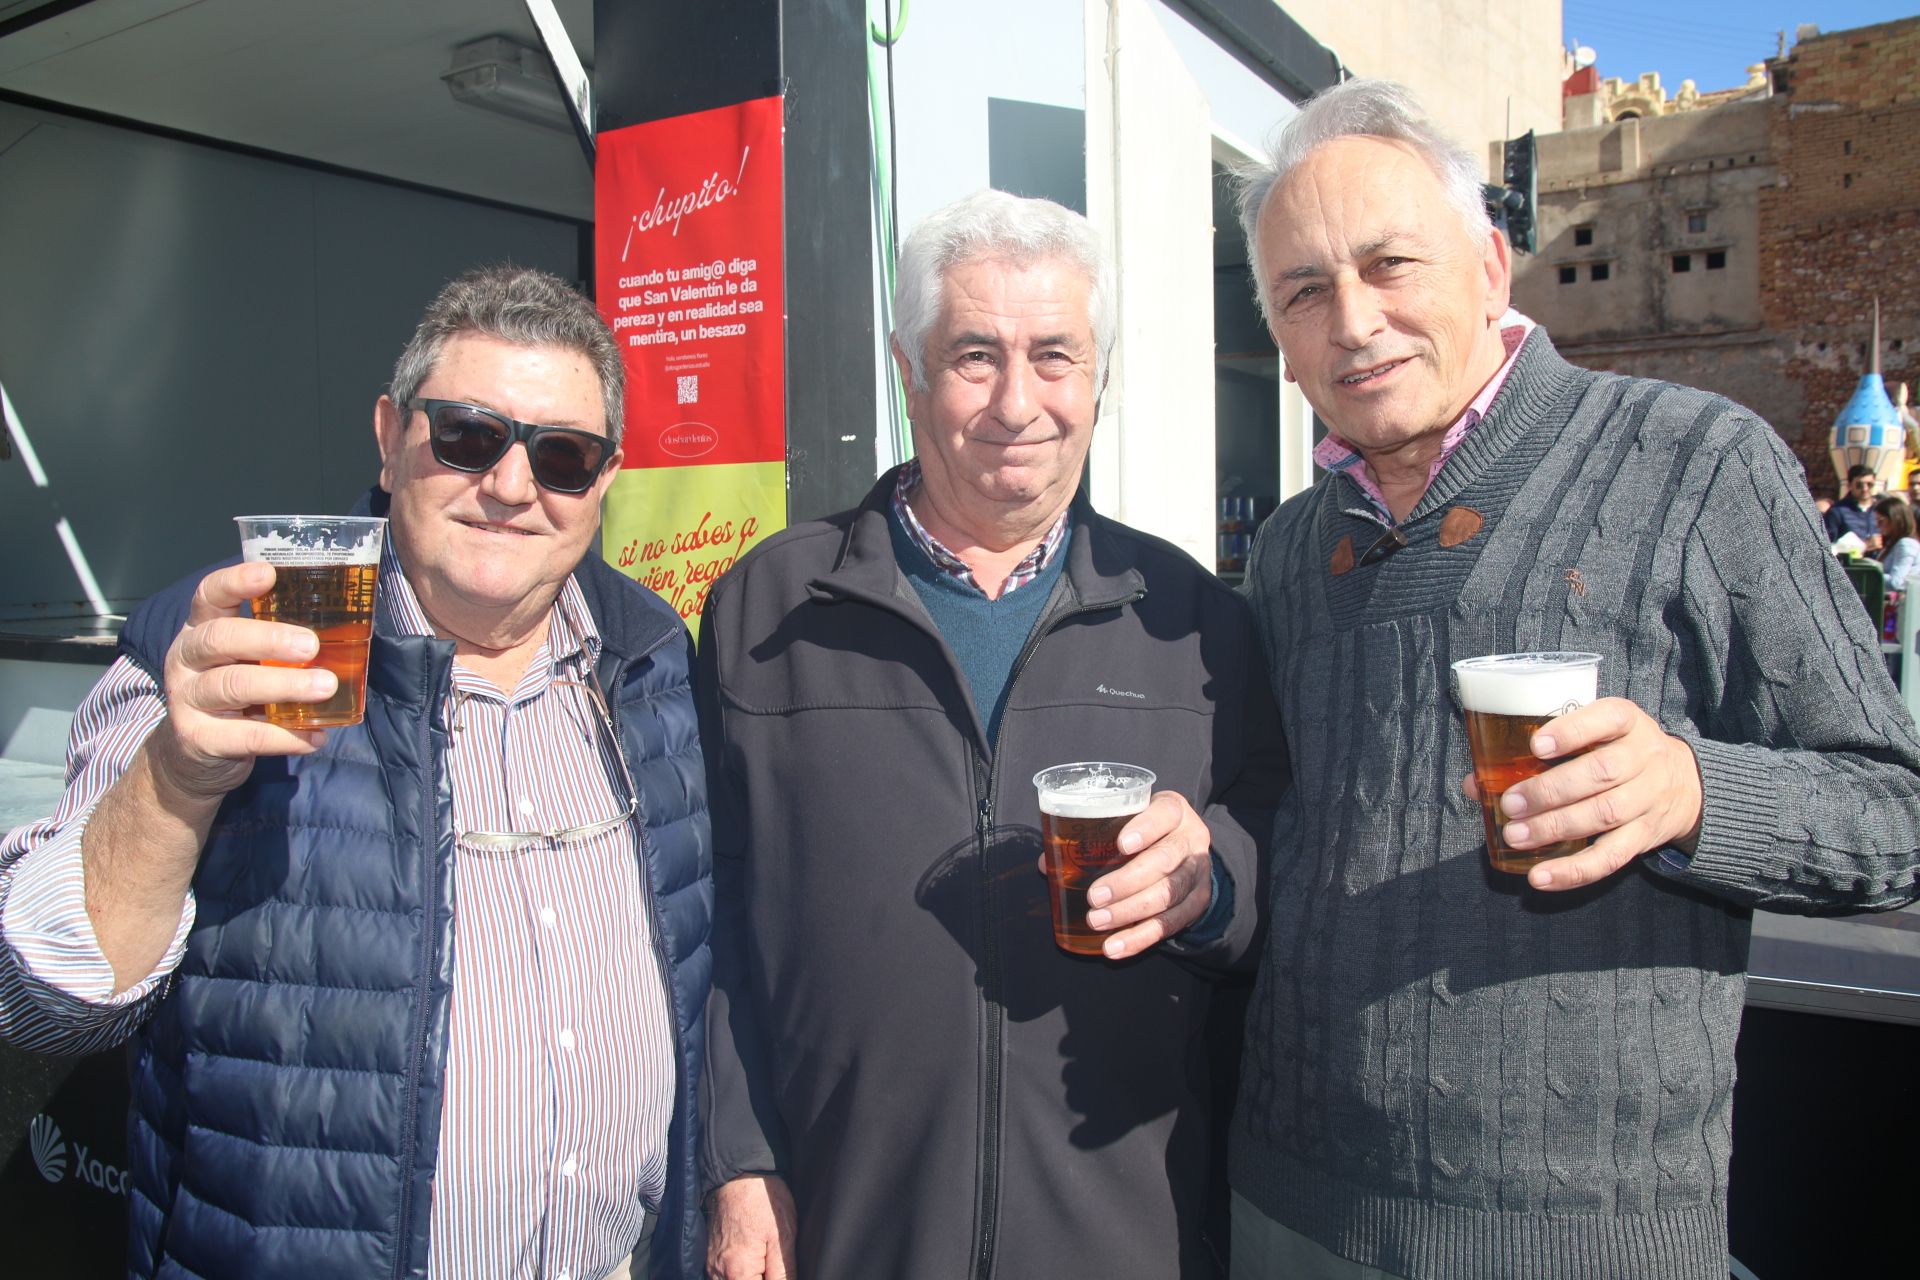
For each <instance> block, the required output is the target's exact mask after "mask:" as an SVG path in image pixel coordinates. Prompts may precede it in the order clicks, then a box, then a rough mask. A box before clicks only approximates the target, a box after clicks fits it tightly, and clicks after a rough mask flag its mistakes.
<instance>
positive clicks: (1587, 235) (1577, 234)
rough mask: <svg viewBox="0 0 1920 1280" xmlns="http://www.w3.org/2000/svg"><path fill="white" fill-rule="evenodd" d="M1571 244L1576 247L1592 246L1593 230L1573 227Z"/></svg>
mask: <svg viewBox="0 0 1920 1280" xmlns="http://www.w3.org/2000/svg"><path fill="white" fill-rule="evenodd" d="M1573 242H1574V244H1576V245H1587V244H1592V243H1593V228H1592V227H1575V228H1574V229H1573Z"/></svg>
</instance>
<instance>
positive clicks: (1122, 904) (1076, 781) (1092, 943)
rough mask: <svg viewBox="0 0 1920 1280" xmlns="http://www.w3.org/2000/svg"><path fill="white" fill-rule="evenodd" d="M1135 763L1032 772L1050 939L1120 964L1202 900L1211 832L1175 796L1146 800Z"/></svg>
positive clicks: (1208, 878) (1199, 908)
mask: <svg viewBox="0 0 1920 1280" xmlns="http://www.w3.org/2000/svg"><path fill="white" fill-rule="evenodd" d="M1153 780H1154V775H1153V774H1152V773H1151V772H1150V771H1149V770H1146V769H1142V768H1139V767H1138V766H1135V765H1124V764H1110V763H1091V764H1071V765H1056V766H1055V767H1053V768H1051V769H1043V770H1041V771H1040V772H1039V773H1037V774H1035V775H1034V785H1035V786H1036V787H1037V788H1038V789H1039V792H1040V824H1041V832H1042V837H1043V840H1044V844H1045V849H1044V851H1043V853H1042V855H1041V870H1042V871H1043V872H1044V873H1045V875H1046V877H1047V888H1048V894H1049V897H1051V899H1052V901H1053V931H1054V942H1055V943H1056V944H1057V945H1058V946H1059V947H1060V949H1061V950H1063V951H1066V952H1069V953H1071V954H1074V955H1103V956H1105V957H1107V958H1108V959H1110V960H1121V959H1125V958H1126V957H1128V956H1131V955H1137V954H1139V953H1140V952H1142V951H1145V950H1147V949H1148V948H1149V947H1152V946H1154V945H1156V944H1157V943H1159V942H1162V941H1164V940H1165V939H1167V938H1170V937H1172V936H1173V935H1174V934H1176V933H1178V932H1180V930H1182V929H1184V928H1186V927H1187V926H1188V925H1190V924H1192V923H1193V922H1194V921H1195V920H1198V919H1199V918H1200V917H1201V916H1202V915H1203V914H1205V912H1206V909H1207V907H1208V905H1209V904H1210V903H1211V901H1212V888H1213V880H1212V861H1211V852H1210V851H1211V849H1212V844H1213V837H1212V833H1211V832H1210V831H1209V830H1208V829H1207V825H1206V823H1205V822H1204V821H1203V820H1202V819H1201V817H1200V815H1199V814H1197V813H1195V812H1194V810H1193V806H1192V805H1190V804H1188V803H1187V800H1186V798H1185V797H1184V796H1181V795H1179V794H1178V793H1176V792H1172V791H1162V792H1159V793H1157V794H1150V792H1151V789H1152V786H1153Z"/></svg>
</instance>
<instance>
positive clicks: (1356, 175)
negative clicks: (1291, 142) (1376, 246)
mask: <svg viewBox="0 0 1920 1280" xmlns="http://www.w3.org/2000/svg"><path fill="white" fill-rule="evenodd" d="M1459 222H1460V218H1459V215H1458V214H1457V213H1455V212H1454V208H1453V205H1452V203H1451V202H1450V201H1449V200H1448V198H1447V192H1446V188H1445V186H1444V185H1443V184H1442V182H1441V180H1440V175H1439V174H1437V173H1435V172H1434V170H1433V167H1432V165H1430V164H1429V163H1428V162H1427V159H1426V157H1425V156H1423V155H1421V154H1420V153H1419V152H1418V151H1416V150H1415V149H1414V148H1412V147H1410V146H1408V145H1407V144H1405V143H1402V142H1397V141H1395V140H1393V139H1390V138H1375V137H1370V136H1355V137H1345V138H1335V139H1333V140H1331V141H1328V142H1323V143H1321V144H1320V145H1319V146H1317V147H1315V148H1314V149H1313V150H1311V151H1309V152H1308V153H1307V154H1306V155H1305V156H1304V157H1303V158H1302V159H1301V160H1300V162H1299V163H1298V164H1296V165H1294V167H1293V168H1292V169H1290V170H1288V171H1287V173H1286V174H1285V175H1284V176H1283V177H1281V178H1280V180H1279V181H1278V182H1276V183H1275V184H1274V187H1273V190H1272V191H1271V192H1269V193H1268V195H1267V198H1266V201H1265V203H1264V204H1263V205H1262V207H1261V210H1260V219H1259V224H1258V229H1259V237H1260V240H1261V242H1262V250H1263V251H1264V252H1270V253H1271V252H1289V251H1291V252H1295V253H1307V254H1317V253H1324V252H1327V251H1329V250H1340V249H1345V248H1349V247H1351V244H1352V243H1358V242H1363V241H1372V240H1376V239H1378V238H1379V237H1380V236H1382V235H1405V236H1411V237H1415V238H1432V237H1434V236H1436V235H1444V234H1448V233H1449V232H1454V231H1458V230H1460V228H1459ZM1269 265H1274V264H1269Z"/></svg>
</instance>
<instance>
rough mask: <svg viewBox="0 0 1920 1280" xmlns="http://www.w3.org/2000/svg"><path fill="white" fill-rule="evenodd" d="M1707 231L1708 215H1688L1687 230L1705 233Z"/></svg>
mask: <svg viewBox="0 0 1920 1280" xmlns="http://www.w3.org/2000/svg"><path fill="white" fill-rule="evenodd" d="M1706 229H1707V215H1706V214H1704V213H1690V214H1688V215H1687V230H1689V231H1705V230H1706Z"/></svg>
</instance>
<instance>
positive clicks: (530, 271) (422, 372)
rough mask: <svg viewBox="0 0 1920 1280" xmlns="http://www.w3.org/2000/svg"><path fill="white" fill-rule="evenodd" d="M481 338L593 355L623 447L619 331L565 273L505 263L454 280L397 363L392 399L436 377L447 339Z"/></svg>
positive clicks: (613, 431)
mask: <svg viewBox="0 0 1920 1280" xmlns="http://www.w3.org/2000/svg"><path fill="white" fill-rule="evenodd" d="M463 333H477V334H480V335H482V336H483V337H488V338H498V339H499V340H500V341H502V342H511V343H513V344H515V345H516V346H522V347H559V348H561V349H563V350H566V351H577V352H579V353H580V354H581V355H583V356H585V357H586V358H587V362H588V363H589V364H591V365H592V366H593V371H594V372H595V373H596V374H598V375H599V377H600V400H601V404H602V405H603V406H604V407H605V409H606V413H607V423H606V427H605V431H606V434H608V435H609V436H612V437H613V439H614V440H615V441H616V442H617V441H618V440H619V439H620V437H621V434H622V431H623V429H624V427H625V423H626V419H625V416H624V415H625V409H624V404H625V396H626V385H627V375H626V369H625V368H624V367H623V366H622V364H621V363H620V344H619V343H618V342H617V341H615V339H614V336H613V330H611V329H609V328H608V327H607V322H606V321H605V320H603V319H602V318H601V316H600V313H599V311H597V310H596V309H595V308H594V305H593V303H591V302H589V301H588V300H587V299H586V297H585V296H584V295H582V294H581V292H580V291H579V290H578V289H576V288H574V287H573V286H572V285H570V284H568V283H567V282H566V281H565V280H562V279H561V278H560V277H559V276H556V275H552V274H550V273H548V272H545V271H538V270H535V269H534V268H532V267H516V266H513V265H511V264H507V263H502V264H498V265H495V266H488V267H480V268H478V269H476V270H473V271H469V272H467V273H466V274H465V275H463V276H461V277H459V278H458V279H456V280H452V281H449V282H448V284H447V287H446V288H444V289H442V290H441V291H440V294H439V296H438V297H436V298H435V299H434V300H433V301H432V302H431V303H429V304H428V305H427V311H426V314H425V315H423V316H421V317H420V324H419V327H418V328H416V329H415V330H414V331H413V337H412V338H411V339H409V340H408V342H407V349H406V350H405V351H402V352H401V353H400V359H399V360H398V361H396V362H395V364H394V366H393V382H392V383H391V384H390V385H389V387H388V389H387V395H388V397H389V398H391V399H392V400H393V402H394V403H395V404H396V405H398V406H400V410H401V413H402V414H403V415H404V414H405V412H406V405H407V402H408V401H409V400H412V399H413V398H414V397H415V396H416V395H418V394H419V393H420V388H421V386H422V384H424V383H425V382H426V380H427V379H428V378H429V377H431V376H432V375H433V366H434V365H435V364H436V363H438V362H439V359H440V352H441V351H442V350H443V349H444V348H445V347H446V345H447V340H448V339H449V338H453V337H457V336H458V335H460V334H463Z"/></svg>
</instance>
